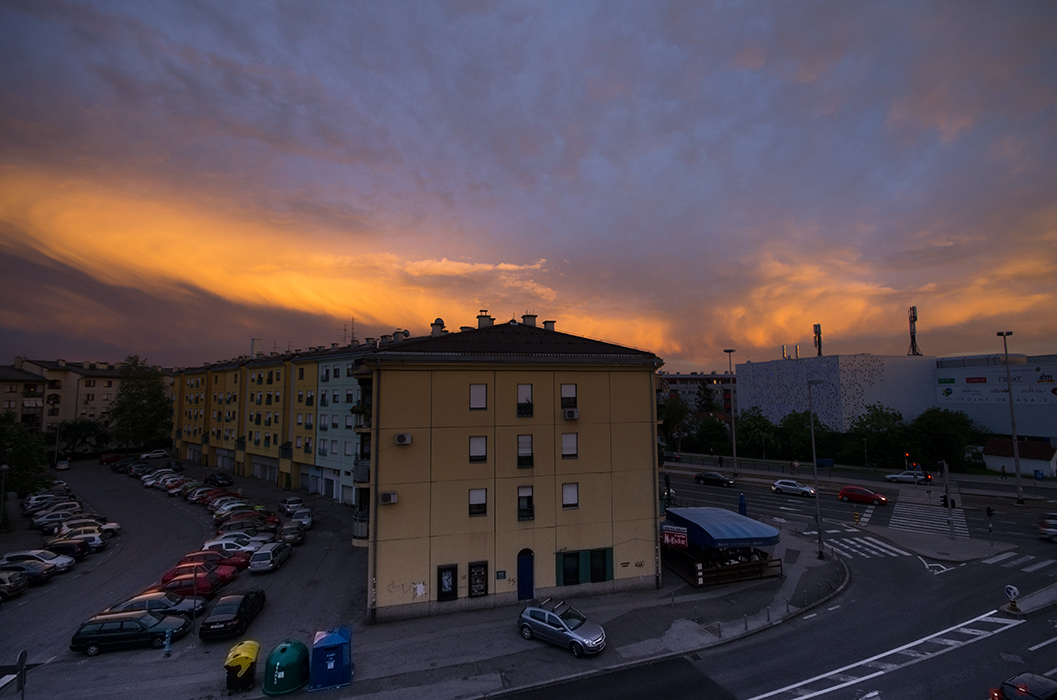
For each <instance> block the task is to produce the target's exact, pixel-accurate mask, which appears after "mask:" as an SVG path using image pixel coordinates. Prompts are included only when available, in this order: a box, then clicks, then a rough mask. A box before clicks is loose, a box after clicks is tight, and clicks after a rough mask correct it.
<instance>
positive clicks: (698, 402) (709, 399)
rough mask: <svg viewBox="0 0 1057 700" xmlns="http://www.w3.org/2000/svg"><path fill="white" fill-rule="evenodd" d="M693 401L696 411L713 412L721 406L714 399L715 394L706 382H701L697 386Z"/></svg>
mask: <svg viewBox="0 0 1057 700" xmlns="http://www.w3.org/2000/svg"><path fill="white" fill-rule="evenodd" d="M694 403H695V408H696V409H697V412H698V413H715V412H716V411H719V410H720V408H721V407H720V405H719V402H718V401H716V395H715V394H714V393H713V392H712V390H711V389H710V388H709V385H708V384H702V385H700V386H698V387H697V396H696V397H695V399H694Z"/></svg>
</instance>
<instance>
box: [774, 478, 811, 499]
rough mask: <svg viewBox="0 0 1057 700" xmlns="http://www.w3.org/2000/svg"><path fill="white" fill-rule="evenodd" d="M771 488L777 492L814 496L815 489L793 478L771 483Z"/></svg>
mask: <svg viewBox="0 0 1057 700" xmlns="http://www.w3.org/2000/svg"><path fill="white" fill-rule="evenodd" d="M771 490H772V491H774V492H775V493H779V494H781V493H792V494H796V495H798V496H809V497H810V496H814V495H815V489H813V488H812V487H810V486H804V485H803V484H801V483H800V482H799V481H793V480H792V479H779V480H778V481H776V482H774V483H773V484H771Z"/></svg>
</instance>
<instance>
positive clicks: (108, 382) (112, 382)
mask: <svg viewBox="0 0 1057 700" xmlns="http://www.w3.org/2000/svg"><path fill="white" fill-rule="evenodd" d="M106 386H107V387H112V386H114V381H113V380H112V379H107V380H106Z"/></svg>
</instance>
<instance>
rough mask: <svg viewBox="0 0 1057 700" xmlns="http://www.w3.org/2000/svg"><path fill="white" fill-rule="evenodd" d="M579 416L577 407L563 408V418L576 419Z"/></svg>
mask: <svg viewBox="0 0 1057 700" xmlns="http://www.w3.org/2000/svg"><path fill="white" fill-rule="evenodd" d="M579 417H580V409H578V408H567V409H565V420H576V419H577V418H579Z"/></svg>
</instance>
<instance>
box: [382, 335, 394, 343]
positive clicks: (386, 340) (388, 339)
mask: <svg viewBox="0 0 1057 700" xmlns="http://www.w3.org/2000/svg"><path fill="white" fill-rule="evenodd" d="M391 342H393V336H391V335H383V336H382V345H388V344H389V343H391Z"/></svg>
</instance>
